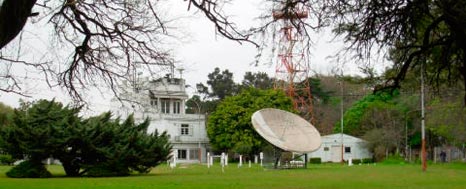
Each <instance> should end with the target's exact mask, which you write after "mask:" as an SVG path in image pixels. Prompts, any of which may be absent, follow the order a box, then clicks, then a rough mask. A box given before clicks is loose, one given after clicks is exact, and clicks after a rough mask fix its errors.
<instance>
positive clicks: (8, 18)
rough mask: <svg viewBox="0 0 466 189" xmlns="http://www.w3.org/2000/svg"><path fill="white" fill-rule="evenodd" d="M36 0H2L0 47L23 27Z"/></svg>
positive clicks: (0, 9) (0, 10) (0, 8)
mask: <svg viewBox="0 0 466 189" xmlns="http://www.w3.org/2000/svg"><path fill="white" fill-rule="evenodd" d="M36 1H37V0H4V1H3V4H2V5H1V7H0V49H2V48H3V47H4V46H5V45H7V44H8V43H9V42H10V41H11V40H13V39H14V38H15V37H16V36H17V35H18V34H19V32H20V31H21V30H22V29H23V27H24V25H25V24H26V21H27V19H28V17H29V16H30V15H31V11H32V7H33V6H34V4H35V3H36Z"/></svg>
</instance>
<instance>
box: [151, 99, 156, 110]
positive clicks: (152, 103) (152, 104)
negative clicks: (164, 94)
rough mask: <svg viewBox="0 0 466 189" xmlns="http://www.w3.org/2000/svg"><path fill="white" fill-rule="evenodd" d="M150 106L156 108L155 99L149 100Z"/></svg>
mask: <svg viewBox="0 0 466 189" xmlns="http://www.w3.org/2000/svg"><path fill="white" fill-rule="evenodd" d="M150 106H152V107H154V108H157V98H151V99H150Z"/></svg>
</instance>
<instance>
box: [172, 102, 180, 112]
mask: <svg viewBox="0 0 466 189" xmlns="http://www.w3.org/2000/svg"><path fill="white" fill-rule="evenodd" d="M180 110H181V101H175V102H173V113H174V114H180Z"/></svg>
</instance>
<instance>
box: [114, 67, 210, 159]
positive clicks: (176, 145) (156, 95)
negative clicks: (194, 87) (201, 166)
mask: <svg viewBox="0 0 466 189" xmlns="http://www.w3.org/2000/svg"><path fill="white" fill-rule="evenodd" d="M126 86H127V87H125V89H126V91H124V92H123V93H122V94H121V95H120V98H121V99H123V100H122V101H121V100H117V99H114V100H113V102H112V104H113V106H114V111H113V112H114V113H115V114H116V115H120V116H123V117H125V116H127V115H129V114H131V113H134V117H135V120H136V121H142V120H144V119H145V118H146V117H149V119H150V121H151V122H150V126H149V128H148V131H147V132H148V133H152V132H154V131H155V130H157V131H159V133H160V132H163V131H167V133H168V134H169V135H170V142H171V143H172V145H173V151H172V155H173V156H176V157H177V158H178V160H177V161H178V162H179V163H199V162H206V154H207V150H208V149H209V139H208V138H207V132H206V127H205V125H206V124H205V115H203V114H186V112H185V102H186V100H187V99H188V95H187V93H186V90H185V89H186V86H185V81H184V79H180V78H173V77H170V75H167V76H166V77H163V78H159V79H155V80H150V79H148V78H145V79H140V80H138V82H137V83H133V84H132V85H130V86H128V85H126ZM198 108H200V107H198ZM197 112H200V111H199V110H198V111H197Z"/></svg>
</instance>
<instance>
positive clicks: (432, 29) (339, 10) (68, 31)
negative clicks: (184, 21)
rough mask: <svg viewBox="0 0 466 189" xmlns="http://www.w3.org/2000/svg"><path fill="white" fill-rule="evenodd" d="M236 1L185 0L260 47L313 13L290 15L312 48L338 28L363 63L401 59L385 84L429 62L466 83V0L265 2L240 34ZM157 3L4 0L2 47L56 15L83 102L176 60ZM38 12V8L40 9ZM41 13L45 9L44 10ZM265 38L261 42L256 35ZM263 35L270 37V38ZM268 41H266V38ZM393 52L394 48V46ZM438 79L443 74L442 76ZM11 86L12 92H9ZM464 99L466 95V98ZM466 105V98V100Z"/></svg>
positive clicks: (64, 82)
mask: <svg viewBox="0 0 466 189" xmlns="http://www.w3.org/2000/svg"><path fill="white" fill-rule="evenodd" d="M232 1H233V0H186V6H187V10H194V11H198V12H200V13H201V14H203V15H204V16H205V17H206V18H207V19H208V20H210V21H211V22H212V23H213V24H214V26H215V29H216V31H217V32H218V34H219V35H221V36H224V37H226V38H228V39H231V40H235V41H238V42H239V43H244V42H245V43H251V44H253V45H256V46H257V47H258V48H259V54H260V52H261V50H263V49H266V47H267V46H269V47H270V40H269V41H268V42H267V39H272V42H273V39H274V38H275V37H274V35H275V33H276V29H279V28H277V27H276V26H277V25H278V24H280V23H281V22H282V21H283V19H278V18H280V17H274V16H273V13H279V14H280V15H281V18H294V17H296V16H297V14H298V13H299V12H300V11H307V13H308V14H309V16H308V17H309V19H287V20H288V21H287V22H288V23H289V24H290V25H291V26H292V27H294V28H295V29H296V30H297V31H299V32H300V33H301V34H302V35H303V36H304V38H303V43H304V45H305V49H307V53H309V52H310V51H309V47H310V46H311V45H312V40H311V38H312V31H314V30H319V29H320V28H322V27H327V26H330V27H334V30H333V31H334V32H335V34H336V35H339V36H343V38H344V40H345V42H346V44H347V46H346V47H345V50H347V51H343V52H350V54H352V55H354V56H353V58H355V59H360V60H362V61H367V60H370V59H371V57H372V56H374V55H378V54H382V56H383V57H385V56H386V57H391V58H392V60H393V61H394V62H395V65H394V67H393V70H394V72H395V74H394V75H393V77H392V78H388V80H387V82H386V85H384V86H382V87H381V88H387V87H389V88H392V87H399V86H400V82H401V81H402V80H403V79H404V76H405V75H406V73H407V72H408V71H410V69H412V68H415V67H419V65H420V63H421V62H423V60H429V61H428V62H427V63H426V65H427V67H428V68H429V73H431V74H429V75H430V76H431V78H434V79H432V80H433V81H435V80H436V79H435V78H439V77H444V75H447V78H449V81H458V80H457V79H456V78H461V79H460V80H459V81H462V82H463V86H464V85H466V83H465V82H466V58H465V53H466V45H465V44H466V37H464V36H466V29H465V27H466V23H465V22H466V21H465V20H466V19H465V18H466V14H465V13H464V10H465V9H466V1H464V0H434V1H429V0H393V1H379V0H368V1H366V0H364V1H363V0H262V1H263V2H264V3H263V4H264V5H265V6H266V7H267V10H265V11H264V13H263V14H262V16H260V17H261V18H263V19H264V23H262V24H261V25H260V26H257V27H253V28H251V29H250V30H247V31H242V30H240V29H238V27H237V26H236V24H238V23H233V22H231V21H230V19H229V17H228V15H227V14H226V13H225V12H223V7H224V6H228V5H229V3H230V2H232ZM161 3H164V2H163V1H155V0H3V3H2V7H1V10H0V48H1V49H3V47H5V45H6V44H8V43H9V42H11V40H12V39H13V38H15V37H16V36H17V35H18V33H19V32H20V31H21V30H22V29H23V27H24V24H25V23H26V22H27V20H28V18H29V17H30V16H37V15H38V14H39V13H35V12H33V11H32V10H33V8H37V9H42V10H47V12H50V14H51V18H50V26H52V27H53V28H54V30H55V33H56V39H57V41H60V42H64V43H67V44H68V45H69V46H71V47H72V48H71V49H69V51H72V54H73V55H72V56H71V58H70V60H67V61H66V62H58V63H57V62H55V64H61V65H65V66H66V67H67V69H65V70H64V71H60V72H59V73H56V74H57V75H58V76H59V79H58V81H59V84H60V85H61V86H64V87H65V88H67V89H68V91H69V93H70V94H71V96H73V97H74V98H75V99H80V98H81V96H80V94H79V92H77V85H80V86H84V87H85V86H86V85H87V84H89V83H93V82H95V81H96V80H103V81H104V82H105V83H106V84H107V85H109V86H110V88H112V89H113V88H114V86H115V83H116V81H117V79H118V78H119V79H124V78H127V76H128V72H130V68H131V66H133V65H136V64H142V65H154V64H156V65H167V64H172V62H173V57H171V56H170V55H169V53H168V52H167V49H164V48H163V45H161V40H162V39H163V37H162V36H164V35H169V33H168V32H167V28H166V26H165V21H166V20H165V17H164V15H161V13H160V12H159V10H158V9H157V7H158V5H159V4H161ZM34 10H35V9H34ZM39 12H40V11H39ZM257 35H262V40H257V38H254V37H253V36H257ZM264 39H265V40H264ZM264 41H265V42H264ZM388 49H392V50H391V51H389V50H388ZM437 80H438V79H437ZM7 91H8V90H7ZM465 98H466V96H465ZM465 102H466V99H465Z"/></svg>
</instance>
